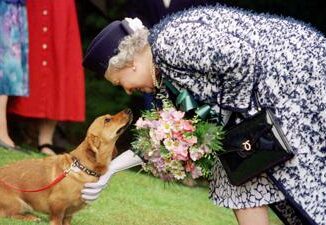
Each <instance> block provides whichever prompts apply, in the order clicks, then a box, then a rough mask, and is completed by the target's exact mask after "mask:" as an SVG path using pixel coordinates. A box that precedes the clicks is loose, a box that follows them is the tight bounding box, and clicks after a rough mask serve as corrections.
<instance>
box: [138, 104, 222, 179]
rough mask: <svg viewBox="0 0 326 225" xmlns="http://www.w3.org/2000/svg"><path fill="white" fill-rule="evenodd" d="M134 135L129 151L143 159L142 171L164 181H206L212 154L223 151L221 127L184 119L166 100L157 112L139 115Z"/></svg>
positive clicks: (201, 121)
mask: <svg viewBox="0 0 326 225" xmlns="http://www.w3.org/2000/svg"><path fill="white" fill-rule="evenodd" d="M135 133H136V140H135V141H134V142H133V143H132V147H133V149H134V151H135V152H136V153H137V154H139V155H141V156H142V157H143V158H144V159H145V161H146V163H145V164H144V165H143V168H144V170H145V171H148V172H151V173H152V174H153V175H154V176H156V177H160V178H161V179H163V180H166V181H172V180H183V179H185V178H189V177H190V178H192V179H196V178H199V177H202V176H203V177H205V178H210V177H211V175H212V172H211V170H212V166H213V165H214V162H215V159H216V152H219V151H223V149H222V144H221V139H222V137H223V131H222V127H221V126H218V125H216V124H213V123H208V122H206V121H203V120H201V119H200V118H199V117H198V116H193V117H192V118H190V119H189V118H186V117H185V113H184V112H182V111H178V110H176V108H175V107H174V106H173V104H172V102H171V101H169V100H168V99H163V107H162V109H161V110H149V111H145V112H143V113H142V116H141V117H140V118H139V119H138V120H137V122H136V129H135Z"/></svg>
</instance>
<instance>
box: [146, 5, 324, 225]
mask: <svg viewBox="0 0 326 225" xmlns="http://www.w3.org/2000/svg"><path fill="white" fill-rule="evenodd" d="M149 42H150V45H151V47H152V52H153V55H154V61H155V63H156V65H157V66H158V68H159V70H160V73H161V76H162V77H163V78H164V79H169V80H171V81H172V82H173V83H174V84H175V85H177V86H178V87H180V88H186V89H188V90H190V91H191V92H192V94H193V95H194V97H195V98H196V99H197V100H198V101H201V102H207V103H209V104H211V105H213V106H214V107H215V109H217V108H218V107H221V108H222V109H224V110H229V111H239V112H244V113H248V112H249V113H252V112H254V111H255V107H254V106H255V101H254V95H253V93H254V92H256V93H257V96H258V99H259V102H260V104H261V105H262V106H263V107H268V108H271V109H272V110H273V112H274V113H275V117H276V119H277V121H278V122H279V124H280V125H281V128H282V130H283V132H284V133H285V135H286V137H287V138H288V140H289V142H290V144H291V146H292V147H293V149H294V153H295V157H294V158H293V159H292V160H290V161H288V162H286V163H285V165H284V166H279V167H277V168H275V169H274V171H273V172H272V173H271V174H269V175H266V174H262V175H261V176H260V177H257V178H255V179H253V180H252V181H250V182H248V183H246V184H244V185H242V186H239V187H235V186H232V185H231V184H229V182H228V180H227V178H226V176H225V172H224V170H223V169H222V167H221V165H220V163H219V161H217V162H216V167H215V171H214V173H215V175H214V179H213V180H212V182H211V185H210V189H211V197H212V199H213V201H214V203H215V204H217V205H220V206H224V207H229V208H248V207H256V206H261V205H266V204H273V203H274V208H275V209H276V210H278V213H281V214H279V215H280V217H282V218H283V219H286V220H287V222H288V223H290V224H303V223H304V224H307V223H310V224H326V213H325V212H326V167H325V163H326V39H325V37H324V36H323V35H322V34H321V33H320V32H318V31H317V30H315V29H313V28H312V27H310V26H309V25H306V24H303V23H301V22H299V21H296V20H294V19H291V18H282V17H277V16H271V15H267V14H255V13H252V12H248V11H245V10H240V9H236V8H228V7H225V6H221V5H216V6H214V7H201V8H193V9H191V10H187V11H183V12H180V13H177V14H174V15H171V16H169V17H167V18H165V19H164V20H162V21H161V22H160V23H159V24H157V25H156V26H155V27H154V28H153V29H152V30H151V34H150V36H149ZM222 78H223V80H224V82H223V89H224V90H223V99H222V102H220V99H219V96H220V91H221V80H222ZM290 206H291V207H290ZM293 209H294V210H295V211H292V210H293ZM295 215H298V216H300V217H302V218H303V220H301V222H300V221H299V220H298V218H295Z"/></svg>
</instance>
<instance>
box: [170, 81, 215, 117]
mask: <svg viewBox="0 0 326 225" xmlns="http://www.w3.org/2000/svg"><path fill="white" fill-rule="evenodd" d="M164 85H165V87H166V88H167V89H168V90H169V91H170V92H171V93H172V94H173V95H174V96H175V105H176V107H177V108H178V109H179V110H181V111H183V112H185V113H189V112H191V111H194V113H195V114H197V115H198V116H199V117H200V118H201V119H203V120H206V119H208V118H209V117H210V116H213V115H214V114H213V111H212V108H211V106H209V105H208V104H204V105H202V106H198V104H197V102H196V101H195V99H194V98H193V96H192V95H191V94H190V93H189V91H188V90H186V89H181V90H180V91H179V90H178V89H177V88H176V87H175V86H174V85H173V84H172V83H171V82H170V81H167V80H164Z"/></svg>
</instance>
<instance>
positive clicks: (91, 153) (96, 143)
mask: <svg viewBox="0 0 326 225" xmlns="http://www.w3.org/2000/svg"><path fill="white" fill-rule="evenodd" d="M87 144H88V148H87V150H86V151H87V153H86V154H87V156H88V158H89V159H90V160H92V161H93V162H97V161H98V157H99V149H100V146H101V139H100V138H99V137H98V136H96V135H94V134H90V135H89V136H88V137H87Z"/></svg>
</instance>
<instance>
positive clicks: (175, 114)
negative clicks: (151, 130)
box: [170, 111, 185, 121]
mask: <svg viewBox="0 0 326 225" xmlns="http://www.w3.org/2000/svg"><path fill="white" fill-rule="evenodd" d="M170 113H171V117H172V118H173V120H174V121H180V120H181V119H182V118H183V116H184V115H185V113H184V112H181V111H172V112H170Z"/></svg>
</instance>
